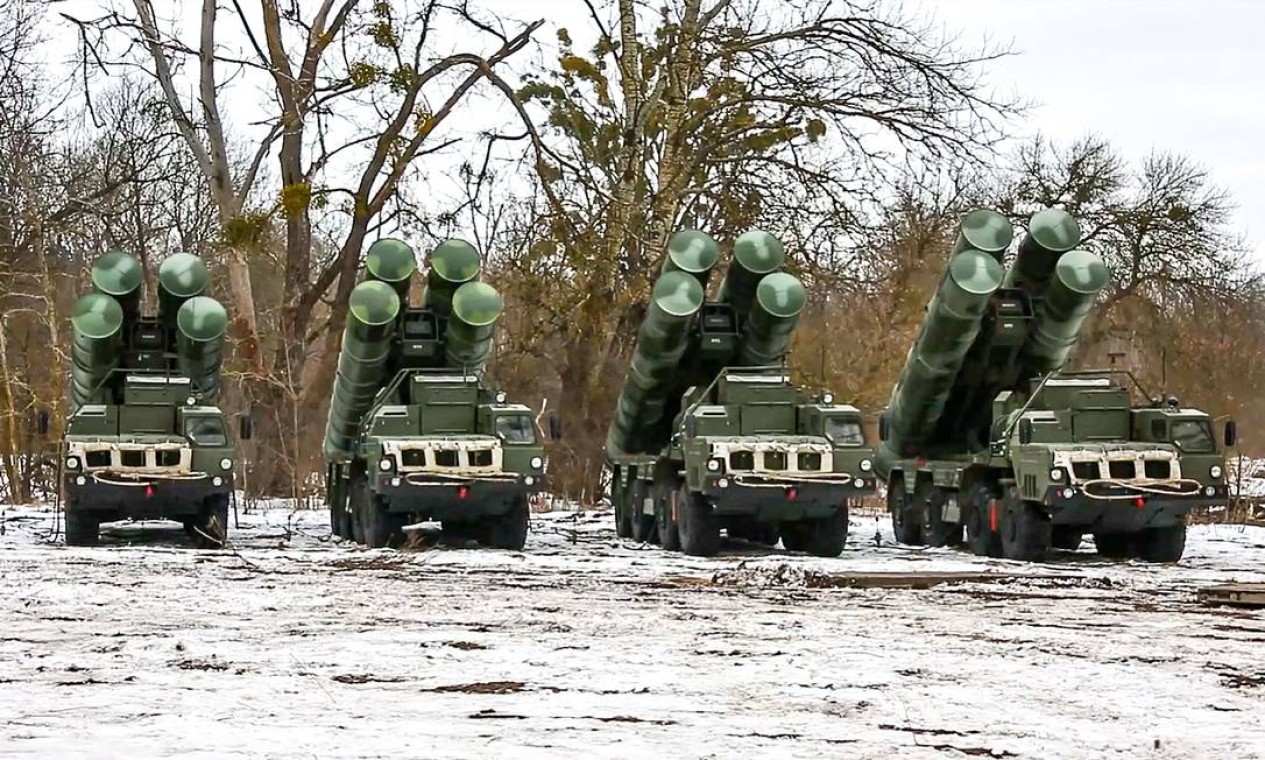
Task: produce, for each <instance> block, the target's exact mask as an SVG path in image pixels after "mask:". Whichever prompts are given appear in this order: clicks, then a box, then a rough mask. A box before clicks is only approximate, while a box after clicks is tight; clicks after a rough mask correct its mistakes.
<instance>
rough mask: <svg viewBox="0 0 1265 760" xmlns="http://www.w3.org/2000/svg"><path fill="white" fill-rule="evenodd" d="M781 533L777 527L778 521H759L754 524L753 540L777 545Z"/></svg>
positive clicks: (766, 544) (767, 544) (768, 544)
mask: <svg viewBox="0 0 1265 760" xmlns="http://www.w3.org/2000/svg"><path fill="white" fill-rule="evenodd" d="M780 538H781V535H780V534H779V532H778V529H777V523H769V522H758V523H756V524H755V525H754V526H753V529H752V533H751V540H752V541H755V542H756V543H761V544H764V545H765V546H777V542H778V540H779V539H780Z"/></svg>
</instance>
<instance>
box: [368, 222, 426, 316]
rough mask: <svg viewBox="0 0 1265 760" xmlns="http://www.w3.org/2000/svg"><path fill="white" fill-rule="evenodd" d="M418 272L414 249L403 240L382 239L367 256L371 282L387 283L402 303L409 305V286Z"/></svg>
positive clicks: (374, 243) (370, 247)
mask: <svg viewBox="0 0 1265 760" xmlns="http://www.w3.org/2000/svg"><path fill="white" fill-rule="evenodd" d="M416 271H417V256H415V255H414V253H413V248H412V247H411V246H409V244H408V243H405V242H404V241H403V240H398V239H396V238H381V239H379V240H375V241H373V245H371V246H369V251H368V253H366V254H365V275H366V277H367V278H368V279H370V280H377V281H378V282H385V283H386V284H388V285H390V286H391V288H392V289H394V290H395V293H396V295H398V296H399V297H400V303H401V304H402V305H405V306H407V305H408V303H409V285H410V284H411V283H412V278H413V273H414V272H416Z"/></svg>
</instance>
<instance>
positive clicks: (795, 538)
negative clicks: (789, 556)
mask: <svg viewBox="0 0 1265 760" xmlns="http://www.w3.org/2000/svg"><path fill="white" fill-rule="evenodd" d="M780 532H781V534H782V546H785V547H786V550H787V551H788V552H806V551H808V543H809V531H808V523H807V522H806V521H804V520H796V521H794V522H784V523H782V525H781V531H780Z"/></svg>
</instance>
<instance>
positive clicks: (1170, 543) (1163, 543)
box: [1135, 524, 1186, 562]
mask: <svg viewBox="0 0 1265 760" xmlns="http://www.w3.org/2000/svg"><path fill="white" fill-rule="evenodd" d="M1135 546H1136V547H1137V552H1138V558H1139V559H1141V560H1143V561H1145V562H1176V561H1178V560H1179V559H1181V558H1182V554H1183V553H1184V552H1185V551H1186V526H1185V525H1184V524H1183V525H1170V526H1168V527H1166V528H1146V529H1145V530H1142V531H1140V532H1139V533H1138V536H1137V541H1136V544H1135Z"/></svg>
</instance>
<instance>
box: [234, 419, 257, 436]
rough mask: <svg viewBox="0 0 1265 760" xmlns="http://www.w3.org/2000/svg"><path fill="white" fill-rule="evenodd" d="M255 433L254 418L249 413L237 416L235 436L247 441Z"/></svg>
mask: <svg viewBox="0 0 1265 760" xmlns="http://www.w3.org/2000/svg"><path fill="white" fill-rule="evenodd" d="M254 434H255V420H254V418H253V417H251V416H250V414H249V413H246V414H243V415H241V416H240V417H238V418H237V437H238V438H240V439H241V440H243V441H249V440H250V439H251V437H252V436H253V435H254Z"/></svg>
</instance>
